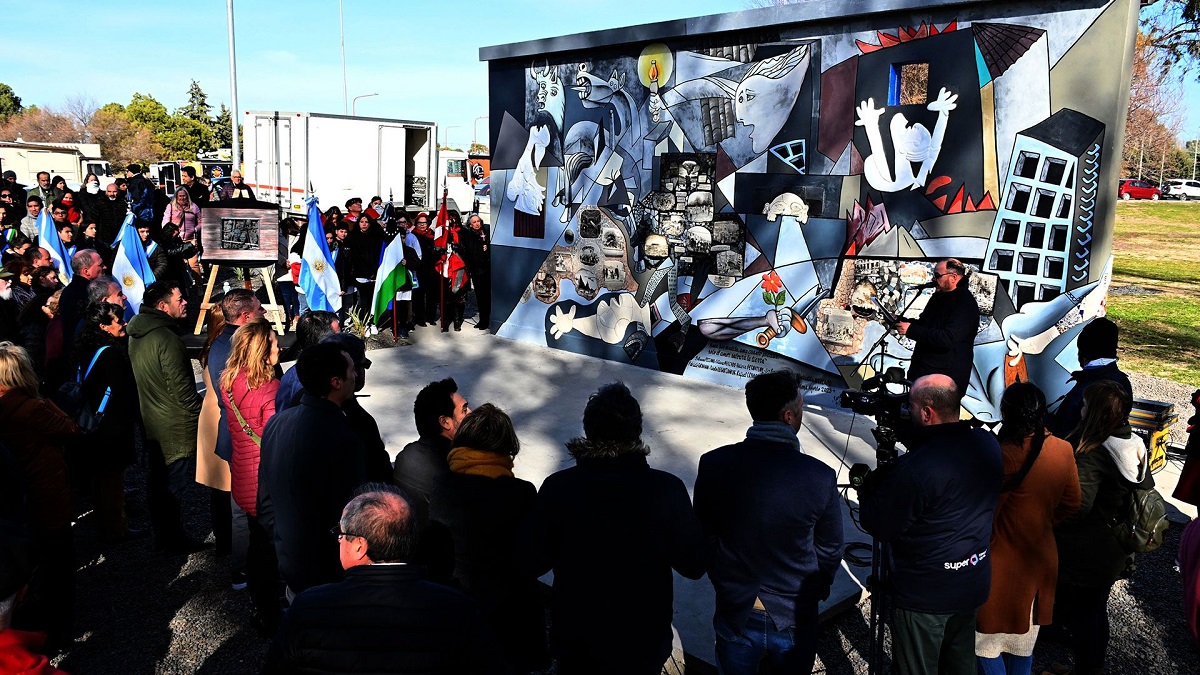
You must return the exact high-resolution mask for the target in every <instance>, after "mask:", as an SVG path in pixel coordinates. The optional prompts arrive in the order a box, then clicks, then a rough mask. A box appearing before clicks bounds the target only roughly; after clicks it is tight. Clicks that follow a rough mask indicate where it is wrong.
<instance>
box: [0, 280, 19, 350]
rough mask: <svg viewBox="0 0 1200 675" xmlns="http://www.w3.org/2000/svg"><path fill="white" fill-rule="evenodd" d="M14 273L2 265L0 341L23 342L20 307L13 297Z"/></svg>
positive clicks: (0, 281)
mask: <svg viewBox="0 0 1200 675" xmlns="http://www.w3.org/2000/svg"><path fill="white" fill-rule="evenodd" d="M13 279H14V277H13V273H12V272H9V271H8V270H6V269H4V268H3V267H0V342H12V343H15V344H20V343H21V326H20V324H19V323H17V316H18V315H19V314H20V309H19V308H18V307H17V301H16V300H15V299H13V289H12V280H13Z"/></svg>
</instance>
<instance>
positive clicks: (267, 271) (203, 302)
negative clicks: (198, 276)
mask: <svg viewBox="0 0 1200 675" xmlns="http://www.w3.org/2000/svg"><path fill="white" fill-rule="evenodd" d="M220 269H221V266H220V265H217V264H215V263H214V264H213V265H211V266H209V269H208V283H207V284H205V286H204V295H203V296H202V297H201V298H200V316H199V317H197V318H196V332H195V333H194V334H195V335H199V334H200V332H201V331H203V330H204V319H205V317H207V316H208V310H210V309H212V308H213V306H214V305H215V304H216V303H214V302H212V294H213V288H214V287H215V286H216V285H217V272H219V271H220ZM272 269H274V268H273V267H255V268H252V269H251V272H250V274H247V275H246V278H245V284H246V288H247V289H249V288H250V286H251V284H250V278H251V275H252V274H253V273H254V272H259V273H260V274H262V278H263V287H264V288H266V289H267V300H268V302H267V303H266V304H264V305H263V309H265V310H266V311H267V314H266V316H267V320H268V321H270V322H271V323H272V324H273V325H274V326H275V332H276V333H279V334H280V335H283V332H284V326H283V321H282V320H281V319H280V316H281V315H283V308H282V307H280V306H279V303H277V302H276V301H275V284H274V282H273V281H272V279H271V270H272Z"/></svg>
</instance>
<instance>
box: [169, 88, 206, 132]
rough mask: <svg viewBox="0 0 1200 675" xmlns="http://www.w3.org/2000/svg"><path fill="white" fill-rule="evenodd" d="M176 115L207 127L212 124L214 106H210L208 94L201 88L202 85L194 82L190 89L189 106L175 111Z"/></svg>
mask: <svg viewBox="0 0 1200 675" xmlns="http://www.w3.org/2000/svg"><path fill="white" fill-rule="evenodd" d="M175 114H176V115H181V116H183V117H186V118H188V119H190V120H195V121H197V122H199V123H201V124H203V125H205V126H209V125H211V124H212V106H211V105H209V104H208V94H205V93H204V90H203V89H201V88H200V83H199V82H197V81H195V80H192V84H191V86H190V87H188V102H187V105H185V106H183V107H182V108H180V109H178V110H176V111H175Z"/></svg>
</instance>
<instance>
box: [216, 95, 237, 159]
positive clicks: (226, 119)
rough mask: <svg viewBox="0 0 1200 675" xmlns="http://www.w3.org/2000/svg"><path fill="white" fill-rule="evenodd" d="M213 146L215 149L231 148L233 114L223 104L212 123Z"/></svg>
mask: <svg viewBox="0 0 1200 675" xmlns="http://www.w3.org/2000/svg"><path fill="white" fill-rule="evenodd" d="M212 136H213V145H214V146H215V147H217V148H229V147H233V113H232V112H231V111H230V110H229V108H226V107H225V104H224V103H222V104H221V110H220V111H219V112H217V116H216V118H215V119H214V120H213V123H212Z"/></svg>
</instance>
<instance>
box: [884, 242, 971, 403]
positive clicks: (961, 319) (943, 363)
mask: <svg viewBox="0 0 1200 675" xmlns="http://www.w3.org/2000/svg"><path fill="white" fill-rule="evenodd" d="M966 276H967V268H966V266H965V265H963V264H962V263H961V262H959V261H958V260H955V259H954V258H946V259H945V260H943V261H941V262H939V263H938V264H937V266H936V267H934V268H933V285H934V287H935V288H937V291H935V292H934V294H933V297H931V298H929V302H928V303H927V304H926V305H925V309H924V311H922V312H921V317H920V318H919V319H913V320H912V321H900V322H898V323H897V324H896V332H897V333H899V334H901V335H905V336H908V337H909V338H911V339H912V340H913V342H916V343H917V346H916V347H914V348H913V354H912V363H911V364H910V365H909V367H908V379H909V380H912V381H914V382H915V381H916V380H917V378H920V377H924V376H926V375H933V374H935V373H936V374H940V375H949V376H950V379H952V380H954V384H955V385H956V386H957V387H958V391H959V392H960V393H963V394H965V393H966V391H967V385H968V384H969V383H970V381H971V366H972V364H973V362H974V360H975V355H974V346H975V334H976V333H977V332H978V326H979V303H977V302H975V296H973V295H971V291H970V290H969V289H968V284H966V283H964V281H965V279H966Z"/></svg>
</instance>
